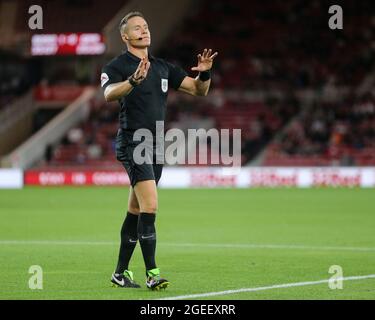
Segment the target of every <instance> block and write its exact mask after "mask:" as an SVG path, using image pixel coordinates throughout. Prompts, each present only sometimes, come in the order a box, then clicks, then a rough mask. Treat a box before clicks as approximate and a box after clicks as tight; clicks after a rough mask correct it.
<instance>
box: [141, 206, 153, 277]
mask: <svg viewBox="0 0 375 320" xmlns="http://www.w3.org/2000/svg"><path fill="white" fill-rule="evenodd" d="M138 238H139V244H140V245H141V249H142V254H143V260H144V261H145V266H146V270H151V269H154V268H156V264H155V251H156V230H155V214H153V213H141V214H140V216H139V219H138Z"/></svg>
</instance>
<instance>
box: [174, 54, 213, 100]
mask: <svg viewBox="0 0 375 320" xmlns="http://www.w3.org/2000/svg"><path fill="white" fill-rule="evenodd" d="M211 53H212V50H211V49H209V50H207V49H204V51H203V54H198V56H197V57H198V65H197V66H196V67H193V68H191V70H193V71H199V75H198V77H196V78H195V79H194V78H191V77H185V79H184V80H183V81H182V83H181V86H180V88H179V91H182V92H185V93H188V94H191V95H193V96H206V95H207V94H208V90H209V89H210V84H211V78H210V70H211V68H212V64H213V60H214V58H215V57H216V56H217V55H218V53H217V52H215V53H214V54H212V55H211Z"/></svg>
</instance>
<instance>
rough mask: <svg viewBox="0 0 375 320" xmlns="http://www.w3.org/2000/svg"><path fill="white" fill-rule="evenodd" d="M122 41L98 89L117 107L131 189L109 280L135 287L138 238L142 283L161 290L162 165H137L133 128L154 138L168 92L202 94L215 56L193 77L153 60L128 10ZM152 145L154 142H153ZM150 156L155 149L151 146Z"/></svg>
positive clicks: (143, 28)
mask: <svg viewBox="0 0 375 320" xmlns="http://www.w3.org/2000/svg"><path fill="white" fill-rule="evenodd" d="M119 28H120V33H121V38H122V40H123V41H124V43H125V44H126V46H127V51H126V52H125V53H123V54H121V55H119V56H118V57H116V58H114V59H113V60H112V61H110V62H109V63H108V64H107V65H106V66H105V67H104V68H103V70H102V74H101V86H102V88H103V89H104V97H105V99H106V101H108V102H109V101H115V100H117V101H118V102H119V103H120V106H121V108H120V115H119V119H120V128H119V130H118V133H117V137H116V158H117V160H119V161H120V162H121V163H122V164H123V166H124V168H125V170H126V171H127V173H128V175H129V178H130V182H131V187H130V192H129V200H128V211H127V214H126V218H125V221H124V223H123V225H122V228H121V244H120V252H119V258H118V263H117V267H116V270H115V272H114V273H113V274H112V277H111V282H112V283H113V286H116V287H124V288H126V287H130V288H140V286H139V285H138V284H137V283H136V282H135V281H134V278H133V273H132V272H131V271H130V270H129V261H130V258H131V256H132V254H133V251H134V248H135V246H136V244H137V240H139V243H140V246H141V250H142V255H143V259H144V263H145V266H146V285H147V287H148V288H149V289H151V290H159V289H165V288H167V287H168V285H169V282H168V281H167V280H166V279H163V278H162V277H161V276H160V270H159V268H157V266H156V262H155V249H156V230H155V217H156V211H157V208H158V197H157V189H156V186H157V184H158V182H159V179H160V177H161V172H162V168H163V166H162V164H156V163H155V162H153V163H152V164H148V163H144V164H138V163H136V161H135V160H134V157H133V151H134V149H135V147H136V146H137V144H139V143H141V142H137V141H135V139H133V134H134V132H135V131H136V130H137V129H148V130H150V131H151V132H152V133H153V134H154V136H155V135H156V122H157V121H164V118H165V109H166V103H167V96H168V90H169V88H173V89H175V90H179V91H182V92H185V93H188V94H191V95H193V96H206V95H207V93H208V90H209V87H210V83H211V80H210V69H211V67H212V63H213V59H214V58H215V57H216V56H217V52H215V53H214V54H212V50H211V49H210V50H207V49H205V50H204V51H203V53H202V54H199V55H198V64H197V66H196V67H193V68H191V70H192V71H198V72H199V75H198V76H197V77H196V78H195V79H194V78H191V77H189V76H187V73H186V72H185V71H184V70H182V69H181V68H179V67H178V66H175V65H173V64H171V63H169V62H167V61H165V60H163V59H159V58H155V57H153V56H152V55H151V54H150V53H149V52H148V48H149V47H150V44H151V34H150V30H149V28H148V25H147V22H146V20H145V18H144V16H143V15H142V13H140V12H130V13H129V14H127V15H126V16H125V17H124V18H123V19H122V20H121V22H120V26H119ZM154 141H155V139H154ZM152 150H153V153H154V156H155V145H153V149H152Z"/></svg>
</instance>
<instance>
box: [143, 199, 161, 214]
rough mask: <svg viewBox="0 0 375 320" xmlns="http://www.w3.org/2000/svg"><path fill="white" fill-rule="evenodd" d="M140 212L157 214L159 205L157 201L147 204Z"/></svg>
mask: <svg viewBox="0 0 375 320" xmlns="http://www.w3.org/2000/svg"><path fill="white" fill-rule="evenodd" d="M140 210H141V212H144V213H156V211H157V210H158V203H157V202H156V201H155V202H153V201H152V202H149V203H146V204H144V205H141V208H140Z"/></svg>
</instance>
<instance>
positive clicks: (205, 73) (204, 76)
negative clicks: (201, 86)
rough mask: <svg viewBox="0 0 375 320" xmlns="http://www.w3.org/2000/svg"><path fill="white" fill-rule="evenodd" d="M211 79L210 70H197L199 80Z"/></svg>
mask: <svg viewBox="0 0 375 320" xmlns="http://www.w3.org/2000/svg"><path fill="white" fill-rule="evenodd" d="M210 79H211V72H210V70H207V71H203V72H199V80H200V81H207V80H210Z"/></svg>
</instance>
